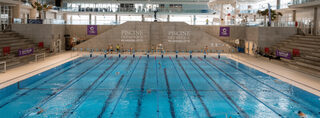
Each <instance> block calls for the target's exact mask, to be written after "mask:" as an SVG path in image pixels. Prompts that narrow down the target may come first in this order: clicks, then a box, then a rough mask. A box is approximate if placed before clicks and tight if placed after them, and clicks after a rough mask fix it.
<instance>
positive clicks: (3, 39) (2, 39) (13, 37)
mask: <svg viewBox="0 0 320 118" xmlns="http://www.w3.org/2000/svg"><path fill="white" fill-rule="evenodd" d="M19 39H27V38H23V37H18V36H16V37H15V36H11V37H6V38H0V41H10V40H19Z"/></svg>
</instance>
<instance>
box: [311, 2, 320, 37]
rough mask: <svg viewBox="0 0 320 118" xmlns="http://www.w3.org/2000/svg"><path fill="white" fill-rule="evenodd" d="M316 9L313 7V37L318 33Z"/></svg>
mask: <svg viewBox="0 0 320 118" xmlns="http://www.w3.org/2000/svg"><path fill="white" fill-rule="evenodd" d="M318 20H319V19H318V7H314V12H313V32H312V34H313V35H317V31H318V26H319V21H318Z"/></svg>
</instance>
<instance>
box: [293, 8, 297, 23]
mask: <svg viewBox="0 0 320 118" xmlns="http://www.w3.org/2000/svg"><path fill="white" fill-rule="evenodd" d="M292 21H293V22H296V21H297V11H296V10H293V11H292Z"/></svg>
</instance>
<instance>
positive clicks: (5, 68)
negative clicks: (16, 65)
mask: <svg viewBox="0 0 320 118" xmlns="http://www.w3.org/2000/svg"><path fill="white" fill-rule="evenodd" d="M0 64H3V72H4V73H5V72H6V71H7V62H6V61H1V62H0Z"/></svg>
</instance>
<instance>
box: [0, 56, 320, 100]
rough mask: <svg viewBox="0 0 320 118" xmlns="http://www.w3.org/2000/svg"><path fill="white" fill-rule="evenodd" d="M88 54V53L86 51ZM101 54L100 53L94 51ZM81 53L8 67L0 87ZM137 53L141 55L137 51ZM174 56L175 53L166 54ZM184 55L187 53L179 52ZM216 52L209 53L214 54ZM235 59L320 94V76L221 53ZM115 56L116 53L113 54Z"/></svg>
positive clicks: (261, 60)
mask: <svg viewBox="0 0 320 118" xmlns="http://www.w3.org/2000/svg"><path fill="white" fill-rule="evenodd" d="M87 54H88V53H87ZM96 54H99V55H101V53H96ZM81 55H83V54H81V53H78V54H76V53H73V52H63V53H60V54H57V55H54V56H51V57H48V58H46V59H45V60H39V61H38V62H31V63H29V64H26V65H24V66H20V67H17V68H13V69H9V70H7V72H5V73H0V89H1V88H4V87H6V86H9V85H11V84H14V83H16V82H19V81H21V80H24V79H26V78H29V77H32V76H34V75H36V74H38V73H41V72H44V71H46V70H49V69H51V68H54V67H56V66H58V65H61V64H63V63H66V62H68V61H71V60H73V59H76V58H78V57H80V56H81ZM137 55H142V54H139V53H137ZM168 55H172V56H174V55H175V54H168ZM179 55H185V56H187V55H188V54H187V53H186V54H179ZM193 55H194V56H202V54H193ZM214 55H216V54H209V56H214ZM223 55H225V56H227V57H229V58H231V59H233V60H235V61H238V62H241V63H243V64H245V65H247V66H249V67H252V68H254V69H257V70H259V71H261V72H264V73H266V74H268V75H270V76H273V77H275V78H278V79H280V80H282V81H284V82H287V83H289V84H291V85H294V86H297V87H299V88H301V89H303V90H306V91H308V92H310V93H313V94H315V95H318V96H320V77H317V76H314V75H310V74H307V73H303V72H299V71H297V70H294V69H292V68H288V67H286V65H285V64H283V63H281V62H279V61H274V60H272V61H269V60H268V59H266V58H263V57H258V58H256V57H254V56H249V55H246V54H223ZM115 56H116V54H115Z"/></svg>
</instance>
